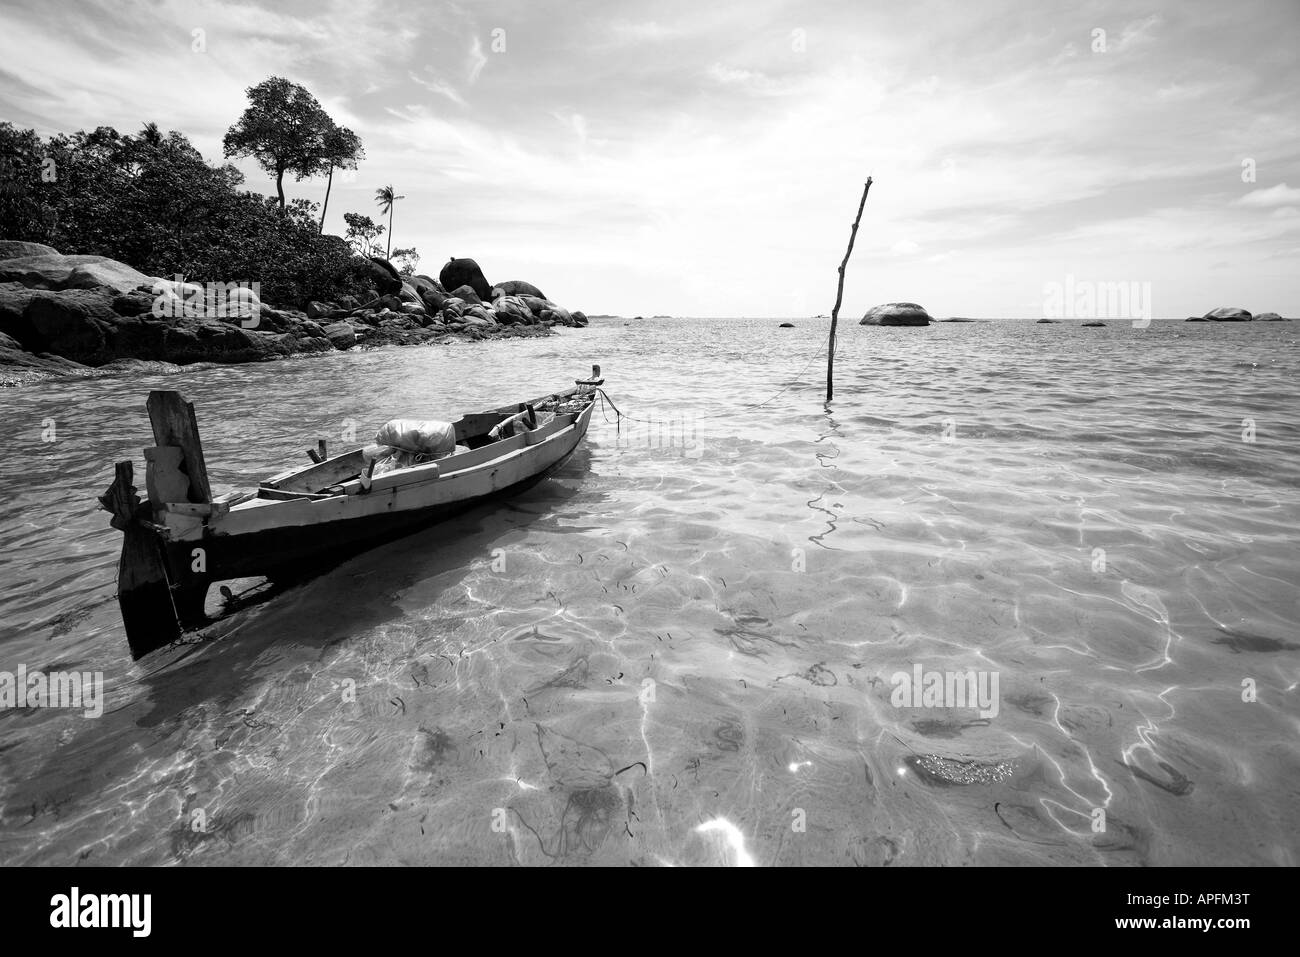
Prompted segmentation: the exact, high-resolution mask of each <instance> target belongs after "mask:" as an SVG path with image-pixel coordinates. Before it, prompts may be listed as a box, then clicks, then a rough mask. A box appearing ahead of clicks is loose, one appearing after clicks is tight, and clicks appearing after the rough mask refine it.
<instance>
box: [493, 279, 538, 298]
mask: <svg viewBox="0 0 1300 957" xmlns="http://www.w3.org/2000/svg"><path fill="white" fill-rule="evenodd" d="M500 296H536V297H537V298H538V299H545V298H546V293H544V292H542V291H541V290H540V289H538V288H537V287H536V286H534V285H533V284H532V283H531V282H524V281H523V280H522V279H510V280H507V281H506V282H499V283H497V284H496V285H495V286H493V287H492V298H493V299H496V298H498V297H500Z"/></svg>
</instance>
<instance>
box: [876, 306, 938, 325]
mask: <svg viewBox="0 0 1300 957" xmlns="http://www.w3.org/2000/svg"><path fill="white" fill-rule="evenodd" d="M930 322H931V320H930V314H929V313H928V312H926V311H925V309H924V307H922V306H918V305H917V304H916V303H914V302H887V303H884V304H883V305H879V306H872V307H871V308H870V309H868V310H867V313H866V315H864V316H863V317H862V321H861V322H860V323H858V324H859V325H862V326H928V325H929V324H930Z"/></svg>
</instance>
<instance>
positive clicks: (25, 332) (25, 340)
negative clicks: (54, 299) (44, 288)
mask: <svg viewBox="0 0 1300 957" xmlns="http://www.w3.org/2000/svg"><path fill="white" fill-rule="evenodd" d="M40 295H44V293H43V292H41V290H39V289H28V288H27V287H26V286H24V285H22V284H21V283H16V282H6V283H0V333H4V334H5V335H7V336H11V337H13V338H14V339H16V340H17V341H18V342H19V343H20V344H21V345H22V346H23V348H25V349H30V348H32V346H33V345H34V344H35V339H36V331H35V330H34V329H33V328H32V324H31V321H30V320H28V318H27V306H28V304H29V303H30V302H31V301H32V300H33V299H35V298H36V297H37V296H40Z"/></svg>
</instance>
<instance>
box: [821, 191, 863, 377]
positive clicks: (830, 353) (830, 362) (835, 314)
mask: <svg viewBox="0 0 1300 957" xmlns="http://www.w3.org/2000/svg"><path fill="white" fill-rule="evenodd" d="M870 191H871V177H870V176H868V177H867V184H866V185H865V186H863V187H862V202H860V203H858V218H857V219H855V220H853V232H851V233H849V248H848V250H847V251H846V252H845V253H844V262H842V263H840V288H839V290H838V291H837V292H836V293H835V308H834V309H832V310H831V337H830V343H829V346H830V347H829V349H828V350H827V354H826V401H827V402H829V401H831V399H833V398H835V385H834V378H835V326H836V324H837V323H838V322H839V319H840V303H841V302H843V300H844V269H845V267H846V266H848V264H849V257H850V256H852V255H853V243H854V242H855V241H856V240H857V238H858V224H859V223H861V222H862V209H863V207H864V206H866V205H867V193H869V192H870Z"/></svg>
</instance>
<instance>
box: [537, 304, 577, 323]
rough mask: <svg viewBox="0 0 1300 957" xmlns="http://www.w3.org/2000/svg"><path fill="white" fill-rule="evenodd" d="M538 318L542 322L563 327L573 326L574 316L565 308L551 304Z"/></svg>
mask: <svg viewBox="0 0 1300 957" xmlns="http://www.w3.org/2000/svg"><path fill="white" fill-rule="evenodd" d="M538 318H539V319H541V321H542V322H555V323H559V324H560V325H562V326H571V325H573V315H572V314H571V313H570V312H569V310H567V309H565V308H564V307H563V306H557V305H556V304H555V303H551V304H550V306H549V307H547V308H546V309H543V310H542V314H541V315H540V316H539V317H538Z"/></svg>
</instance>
